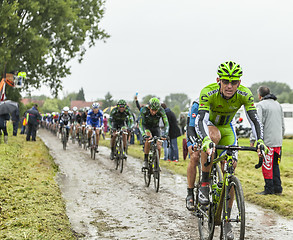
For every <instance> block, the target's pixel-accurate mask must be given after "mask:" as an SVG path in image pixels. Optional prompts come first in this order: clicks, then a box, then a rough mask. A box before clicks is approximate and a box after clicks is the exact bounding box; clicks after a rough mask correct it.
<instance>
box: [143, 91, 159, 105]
mask: <svg viewBox="0 0 293 240" xmlns="http://www.w3.org/2000/svg"><path fill="white" fill-rule="evenodd" d="M153 97H156V98H158V99H160V98H159V97H157V96H155V95H151V94H149V95H146V96H144V97H143V98H142V102H141V103H140V105H146V104H148V103H149V100H150V99H151V98H153Z"/></svg>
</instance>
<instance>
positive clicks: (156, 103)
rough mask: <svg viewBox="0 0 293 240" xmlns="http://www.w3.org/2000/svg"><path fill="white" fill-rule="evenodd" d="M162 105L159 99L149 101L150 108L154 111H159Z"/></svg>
mask: <svg viewBox="0 0 293 240" xmlns="http://www.w3.org/2000/svg"><path fill="white" fill-rule="evenodd" d="M160 106H161V104H160V100H159V99H157V98H151V99H150V101H149V107H150V109H152V110H155V111H156V110H159V108H160Z"/></svg>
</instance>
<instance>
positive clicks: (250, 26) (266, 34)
mask: <svg viewBox="0 0 293 240" xmlns="http://www.w3.org/2000/svg"><path fill="white" fill-rule="evenodd" d="M101 25H102V28H104V29H105V30H106V31H107V33H108V34H110V35H111V38H109V39H108V40H107V42H106V43H103V42H97V44H96V46H95V47H92V48H90V49H88V51H87V52H86V55H85V58H84V60H83V62H82V63H81V64H79V63H78V62H77V60H73V61H72V62H71V63H70V64H71V66H72V69H71V70H72V75H71V76H68V77H67V78H66V79H64V81H63V86H64V91H65V92H78V90H79V89H80V88H81V87H83V89H84V92H85V97H86V100H88V101H91V100H96V99H98V98H104V96H105V95H106V93H107V92H110V93H111V95H112V96H113V99H115V100H118V99H120V98H123V99H126V100H131V99H133V97H134V95H135V93H136V92H138V93H139V99H141V98H142V97H143V96H146V95H148V94H154V95H156V96H158V97H160V98H161V99H162V100H164V98H165V96H166V95H169V94H170V93H186V94H187V95H188V96H189V97H190V98H192V99H195V98H196V97H198V95H199V93H200V90H201V89H202V88H203V87H205V86H206V85H208V84H210V83H212V82H215V81H216V77H217V75H216V72H217V67H218V65H219V64H220V63H222V62H224V61H227V60H232V61H235V62H237V63H239V64H240V65H241V66H242V68H243V74H244V75H243V77H242V84H243V85H244V86H248V87H249V86H251V84H253V83H255V82H259V81H277V82H284V83H287V84H289V86H290V87H291V89H293V79H292V74H290V72H291V71H293V2H292V0H282V1H278V0H276V1H272V0H246V1H237V0H229V1H225V0H221V1H219V0H209V1H198V0H123V1H122V0H108V1H106V13H105V17H104V19H103V20H102V21H101ZM38 93H45V94H47V95H49V90H46V89H45V90H42V91H41V92H40V91H35V92H32V94H38Z"/></svg>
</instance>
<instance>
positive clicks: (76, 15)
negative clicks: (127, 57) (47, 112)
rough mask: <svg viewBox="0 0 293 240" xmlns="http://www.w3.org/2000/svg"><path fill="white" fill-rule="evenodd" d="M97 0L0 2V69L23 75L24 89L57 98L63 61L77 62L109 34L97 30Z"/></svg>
mask: <svg viewBox="0 0 293 240" xmlns="http://www.w3.org/2000/svg"><path fill="white" fill-rule="evenodd" d="M104 3H105V2H104V1H103V0H95V1H92V0H58V1H40V0H30V1H26V0H2V1H0V32H1V34H0V64H1V65H0V69H1V70H2V69H4V66H6V69H7V72H10V71H13V70H17V71H20V70H22V71H26V72H27V74H28V78H27V79H26V81H25V83H24V84H25V87H24V89H25V90H27V89H29V88H32V87H35V88H39V87H40V86H41V85H47V86H49V87H50V89H51V91H52V93H53V94H55V95H57V94H58V91H59V90H61V89H62V82H61V79H62V78H64V77H65V76H67V75H68V74H70V67H68V66H67V64H68V62H69V60H71V59H72V58H74V57H78V60H79V61H82V59H83V55H84V54H85V51H86V48H85V42H87V43H88V45H89V47H92V46H93V45H95V41H96V40H104V41H105V40H106V39H107V38H108V37H109V35H108V34H107V33H106V32H105V31H104V30H103V29H101V28H100V20H101V19H102V17H103V15H104Z"/></svg>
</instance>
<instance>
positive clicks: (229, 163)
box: [213, 145, 257, 225]
mask: <svg viewBox="0 0 293 240" xmlns="http://www.w3.org/2000/svg"><path fill="white" fill-rule="evenodd" d="M215 148H216V149H219V150H220V149H221V150H227V153H226V154H225V155H223V156H221V157H218V158H216V159H214V160H213V164H217V163H219V162H221V161H226V162H225V165H224V176H223V187H222V190H221V194H220V198H219V202H218V204H217V206H218V207H217V209H216V213H215V224H216V225H220V224H221V213H222V208H223V201H224V197H225V192H226V191H227V187H228V185H229V178H230V177H231V176H232V175H234V167H233V159H232V151H234V150H242V151H255V152H256V151H257V148H256V147H244V146H221V145H217V146H216V147H215ZM225 209H227V207H225ZM224 217H225V219H226V220H227V221H228V213H227V211H225V216H224ZM240 220H241V219H240Z"/></svg>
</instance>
